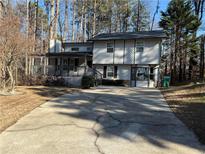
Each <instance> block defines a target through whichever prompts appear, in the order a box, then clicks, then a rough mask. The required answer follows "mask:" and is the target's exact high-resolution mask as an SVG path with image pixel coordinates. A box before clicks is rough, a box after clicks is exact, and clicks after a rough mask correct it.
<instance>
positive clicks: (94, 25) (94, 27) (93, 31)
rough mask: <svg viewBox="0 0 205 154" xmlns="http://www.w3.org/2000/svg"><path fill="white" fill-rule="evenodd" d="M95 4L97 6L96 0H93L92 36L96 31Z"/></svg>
mask: <svg viewBox="0 0 205 154" xmlns="http://www.w3.org/2000/svg"><path fill="white" fill-rule="evenodd" d="M96 6H97V0H94V6H93V10H94V12H93V30H92V36H94V35H95V33H96Z"/></svg>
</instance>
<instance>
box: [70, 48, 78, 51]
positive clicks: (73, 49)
mask: <svg viewBox="0 0 205 154" xmlns="http://www.w3.org/2000/svg"><path fill="white" fill-rule="evenodd" d="M71 51H79V48H71Z"/></svg>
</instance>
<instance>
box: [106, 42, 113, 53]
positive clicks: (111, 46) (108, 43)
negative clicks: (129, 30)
mask: <svg viewBox="0 0 205 154" xmlns="http://www.w3.org/2000/svg"><path fill="white" fill-rule="evenodd" d="M109 49H112V52H111V51H108V50H109ZM113 52H114V42H112V41H110V42H107V53H113Z"/></svg>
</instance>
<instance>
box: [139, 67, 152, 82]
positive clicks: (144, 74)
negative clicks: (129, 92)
mask: <svg viewBox="0 0 205 154" xmlns="http://www.w3.org/2000/svg"><path fill="white" fill-rule="evenodd" d="M148 77H149V68H148V67H138V68H137V69H136V80H138V81H146V80H148Z"/></svg>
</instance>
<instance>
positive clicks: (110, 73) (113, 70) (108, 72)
mask: <svg viewBox="0 0 205 154" xmlns="http://www.w3.org/2000/svg"><path fill="white" fill-rule="evenodd" d="M117 70H118V67H117V66H104V68H103V78H107V77H108V78H113V77H114V78H117Z"/></svg>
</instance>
